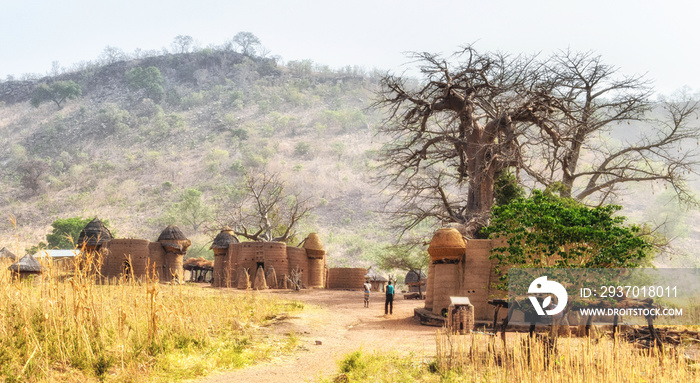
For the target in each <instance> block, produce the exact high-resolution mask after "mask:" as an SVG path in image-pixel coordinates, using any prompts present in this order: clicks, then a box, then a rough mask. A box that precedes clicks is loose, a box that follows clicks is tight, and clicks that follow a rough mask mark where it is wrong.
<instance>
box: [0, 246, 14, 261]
mask: <svg viewBox="0 0 700 383" xmlns="http://www.w3.org/2000/svg"><path fill="white" fill-rule="evenodd" d="M16 259H17V256H16V255H15V254H14V253H12V252H11V251H10V250H7V248H6V247H3V248H2V249H0V261H15V260H16Z"/></svg>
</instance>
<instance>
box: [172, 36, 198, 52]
mask: <svg viewBox="0 0 700 383" xmlns="http://www.w3.org/2000/svg"><path fill="white" fill-rule="evenodd" d="M193 43H194V39H193V38H192V36H185V35H177V36H175V38H174V39H173V46H174V47H175V49H176V52H175V53H187V52H189V50H190V48H191V47H192V44H193Z"/></svg>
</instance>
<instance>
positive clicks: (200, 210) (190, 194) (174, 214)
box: [167, 189, 213, 233]
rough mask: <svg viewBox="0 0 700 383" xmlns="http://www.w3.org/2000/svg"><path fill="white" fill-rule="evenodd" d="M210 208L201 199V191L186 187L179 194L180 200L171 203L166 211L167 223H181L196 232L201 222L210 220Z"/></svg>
mask: <svg viewBox="0 0 700 383" xmlns="http://www.w3.org/2000/svg"><path fill="white" fill-rule="evenodd" d="M212 217H213V215H212V210H211V207H210V206H209V205H207V204H206V203H205V202H204V200H203V199H202V192H201V191H199V190H197V189H186V190H185V191H184V192H183V193H182V194H181V195H180V201H179V202H177V203H175V204H173V205H172V206H171V208H170V209H169V211H168V218H167V220H169V221H170V222H169V223H182V224H184V225H187V226H189V227H191V228H192V230H193V231H194V232H195V233H196V232H198V231H199V228H200V227H202V225H203V224H205V223H207V222H210V221H211V220H212Z"/></svg>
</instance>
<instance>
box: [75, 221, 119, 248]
mask: <svg viewBox="0 0 700 383" xmlns="http://www.w3.org/2000/svg"><path fill="white" fill-rule="evenodd" d="M112 239H114V236H112V233H111V232H110V231H109V229H107V226H105V224H104V223H102V221H100V220H99V219H97V218H95V219H93V220H92V221H90V223H88V224H87V225H86V226H85V227H84V228H83V230H82V231H81V232H80V236H79V237H78V243H77V245H78V248H79V249H81V248H83V247H84V246H94V247H98V246H102V244H103V243H105V242H107V241H111V240H112Z"/></svg>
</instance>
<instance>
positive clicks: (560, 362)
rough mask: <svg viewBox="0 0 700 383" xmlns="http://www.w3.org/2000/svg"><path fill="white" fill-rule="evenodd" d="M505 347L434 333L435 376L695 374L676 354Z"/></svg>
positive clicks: (604, 344)
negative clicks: (435, 351) (435, 352)
mask: <svg viewBox="0 0 700 383" xmlns="http://www.w3.org/2000/svg"><path fill="white" fill-rule="evenodd" d="M509 338H510V339H509V341H508V343H506V345H505V347H504V345H503V343H502V341H501V339H500V338H496V337H491V336H487V335H480V334H472V335H452V334H450V333H449V332H445V331H438V333H437V337H436V341H437V363H436V365H437V366H436V367H437V370H438V371H439V372H440V373H441V374H442V375H443V377H445V378H446V381H461V379H462V378H464V379H467V378H468V379H471V380H469V381H482V380H484V379H486V380H488V381H490V382H591V383H592V382H606V383H617V382H644V381H654V382H696V381H697V379H698V378H699V375H698V374H699V372H698V371H697V369H695V368H694V367H692V366H691V362H690V361H689V360H688V359H687V358H686V356H685V351H684V350H683V349H681V348H667V349H666V350H665V352H662V351H660V350H659V349H657V348H652V349H650V350H641V349H639V348H636V347H635V346H634V345H633V344H631V343H628V342H625V341H622V340H617V341H615V340H614V339H608V338H602V339H599V340H592V339H591V338H585V339H580V338H559V340H558V341H557V343H556V345H554V350H552V348H551V347H550V345H548V342H547V341H546V340H545V339H546V338H541V337H535V338H531V337H526V336H522V337H520V336H511V337H509Z"/></svg>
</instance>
